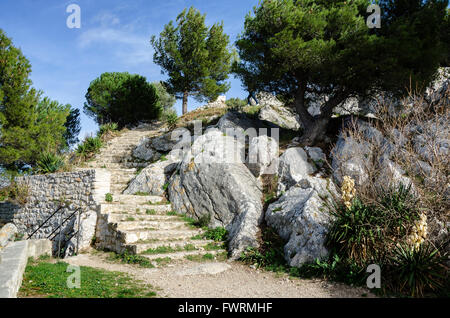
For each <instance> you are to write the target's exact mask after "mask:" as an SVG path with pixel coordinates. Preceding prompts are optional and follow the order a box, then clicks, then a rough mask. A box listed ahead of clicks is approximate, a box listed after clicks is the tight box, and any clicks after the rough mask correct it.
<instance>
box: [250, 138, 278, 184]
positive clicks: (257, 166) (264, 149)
mask: <svg viewBox="0 0 450 318" xmlns="http://www.w3.org/2000/svg"><path fill="white" fill-rule="evenodd" d="M278 154H279V147H278V143H277V141H276V140H275V139H273V138H271V137H268V136H266V135H262V136H259V137H256V138H253V139H252V140H251V141H250V146H249V159H248V163H247V167H248V168H249V169H250V171H251V172H252V173H253V175H254V176H255V177H259V176H260V175H264V174H271V175H274V174H277V173H278Z"/></svg>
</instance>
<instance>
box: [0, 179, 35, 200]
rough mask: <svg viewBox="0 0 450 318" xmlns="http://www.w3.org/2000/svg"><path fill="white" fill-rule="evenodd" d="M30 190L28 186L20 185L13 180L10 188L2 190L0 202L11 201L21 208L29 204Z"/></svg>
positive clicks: (0, 190) (0, 191)
mask: <svg viewBox="0 0 450 318" xmlns="http://www.w3.org/2000/svg"><path fill="white" fill-rule="evenodd" d="M29 195H30V189H29V187H28V185H27V184H20V183H18V182H16V181H15V180H13V179H12V180H11V182H10V183H9V185H8V186H6V187H3V188H1V189H0V201H9V202H11V203H14V204H18V205H20V206H24V205H25V204H26V203H27V202H28V198H29Z"/></svg>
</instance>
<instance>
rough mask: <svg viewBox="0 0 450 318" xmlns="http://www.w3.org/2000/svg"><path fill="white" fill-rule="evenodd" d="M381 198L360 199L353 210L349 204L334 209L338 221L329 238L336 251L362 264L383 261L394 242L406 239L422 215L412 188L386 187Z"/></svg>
mask: <svg viewBox="0 0 450 318" xmlns="http://www.w3.org/2000/svg"><path fill="white" fill-rule="evenodd" d="M378 198H379V199H378V202H376V203H374V204H365V203H363V202H362V201H361V200H360V199H358V198H356V199H354V200H353V204H352V206H351V207H350V208H349V209H347V207H346V206H345V205H336V206H335V207H334V208H333V209H332V211H331V214H332V215H333V216H334V217H335V222H334V224H333V226H332V228H331V230H330V232H329V233H328V237H327V246H328V247H329V248H330V250H331V251H332V254H337V255H339V256H340V257H342V258H344V259H350V260H353V261H355V262H357V263H359V264H361V265H362V264H366V263H367V262H369V261H378V262H382V261H383V259H384V258H385V257H386V254H387V252H388V251H389V250H390V249H391V248H392V245H393V242H395V241H402V240H404V239H405V237H406V236H407V235H408V233H409V232H410V231H411V228H412V226H413V225H414V221H416V220H418V219H419V217H420V213H419V209H418V206H417V204H416V200H415V199H414V197H413V195H412V193H411V189H410V188H407V187H404V186H399V187H398V188H397V189H387V190H382V191H380V193H379V196H378Z"/></svg>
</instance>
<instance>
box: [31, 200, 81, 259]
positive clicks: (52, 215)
mask: <svg viewBox="0 0 450 318" xmlns="http://www.w3.org/2000/svg"><path fill="white" fill-rule="evenodd" d="M66 207H67V205H62V206H59V207H58V209H56V211H55V212H53V213H52V214H51V215H50V216H49V217H48V218H47V219H46V220H45V221H44V222H43V223H42V224H41V225H39V227H38V228H37V229H36V230H35V231H34V232H33V233H31V234H30V235H29V236H28V238H27V240H29V239H31V238H32V237H33V235H35V234H36V233H37V232H38V231H39V230H40V229H42V228H43V227H44V225H46V224H47V223H48V222H49V221H50V220H51V219H52V218H53V217H54V216H55V215H56V214H57V213H58V212H60V211H61V210H62V211H61V213H60V216H59V218H60V219H59V225H58V227H56V228H55V229H54V230H53V231H52V232H51V233H50V234H49V235H48V236H47V239H50V237H51V236H52V235H53V238H51V239H50V240H51V241H54V240H55V239H56V237H59V241H58V257H60V256H61V241H62V239H61V234H62V228H63V226H64V225H65V224H66V222H67V221H69V220H71V219H72V218H73V217H74V216H75V215H76V214H77V213H78V229H77V231H76V232H74V233H73V234H72V235H71V236H70V238H69V239H68V240H65V241H64V244H66V243H67V242H68V241H70V240H71V239H72V238H73V237H74V236H75V235H77V246H76V253H78V250H79V241H80V226H81V224H80V222H81V213H82V208H81V207H79V208H77V209H76V210H75V211H74V212H73V213H72V214H70V215H69V216H68V217H66V218H65V219H64V220H63V214H64V210H63V209H64V208H66ZM58 230H59V233H56V232H57V231H58Z"/></svg>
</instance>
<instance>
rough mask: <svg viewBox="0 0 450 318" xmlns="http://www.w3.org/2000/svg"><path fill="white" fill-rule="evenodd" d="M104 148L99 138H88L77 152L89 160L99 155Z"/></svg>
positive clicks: (79, 146)
mask: <svg viewBox="0 0 450 318" xmlns="http://www.w3.org/2000/svg"><path fill="white" fill-rule="evenodd" d="M102 146H103V142H102V141H101V139H100V138H99V137H87V138H86V139H85V140H84V141H83V143H81V144H79V145H78V147H77V150H76V152H77V154H78V155H80V156H82V157H84V158H88V157H90V156H92V155H93V154H96V153H98V152H99V151H100V149H101V148H102Z"/></svg>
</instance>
